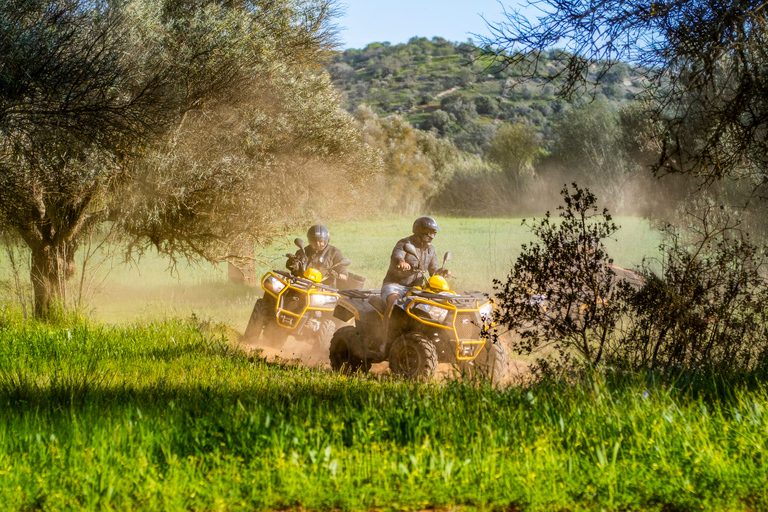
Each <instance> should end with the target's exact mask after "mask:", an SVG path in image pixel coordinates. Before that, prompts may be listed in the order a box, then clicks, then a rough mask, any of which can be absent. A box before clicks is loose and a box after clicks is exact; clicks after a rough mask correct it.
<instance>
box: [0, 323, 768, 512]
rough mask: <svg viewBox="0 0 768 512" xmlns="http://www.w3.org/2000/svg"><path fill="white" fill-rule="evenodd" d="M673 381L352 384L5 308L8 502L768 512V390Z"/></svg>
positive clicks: (162, 332)
mask: <svg viewBox="0 0 768 512" xmlns="http://www.w3.org/2000/svg"><path fill="white" fill-rule="evenodd" d="M668 384H669V383H667V384H666V385H665V384H662V383H659V384H653V383H652V382H651V381H650V380H648V379H642V378H639V377H635V378H631V377H629V378H623V379H618V378H614V379H613V380H606V379H605V378H599V377H595V378H593V379H589V380H587V381H585V382H580V383H576V382H573V383H549V384H546V383H539V384H526V385H520V386H516V387H508V388H504V389H493V388H491V387H490V386H488V385H485V384H482V383H479V384H478V385H474V384H473V383H465V382H460V381H451V380H449V381H443V382H441V383H429V384H418V383H409V382H405V381H399V380H395V379H390V378H388V377H375V376H370V377H365V376H363V377H348V378H347V377H344V376H340V375H335V374H331V373H329V372H326V371H323V370H319V369H308V368H306V367H295V366H286V365H281V364H274V363H272V364H268V363H266V362H265V361H263V360H261V359H259V358H258V357H249V356H247V355H246V354H244V353H243V352H241V351H239V350H237V349H236V348H235V347H234V346H233V345H232V344H231V343H230V342H229V341H227V340H226V339H225V338H224V337H222V336H220V335H217V334H216V333H215V332H206V331H205V329H202V328H200V327H199V326H194V325H190V324H188V323H180V322H165V323H154V324H145V325H143V326H139V327H106V326H101V327H98V326H87V325H72V326H69V327H63V328H61V327H60V328H55V327H50V326H44V325H38V324H35V323H32V322H26V323H24V322H22V321H21V319H20V317H19V315H18V314H17V313H15V312H13V311H8V310H6V311H5V312H4V313H2V314H0V407H2V411H3V413H2V414H1V415H0V503H2V504H3V510H18V511H31V510H41V511H58V510H78V511H81V510H83V511H160V510H162V511H165V512H174V511H213V510H221V511H258V510H269V511H272V510H287V509H293V510H298V509H300V510H378V511H382V510H422V509H437V510H446V511H447V510H507V511H516V510H525V511H529V510H530V511H572V512H575V511H598V510H605V511H639V510H643V511H647V510H657V511H693V510H729V511H736V510H743V511H758V510H766V508H767V507H768V493H767V492H766V485H765V482H766V481H768V469H766V468H767V466H766V461H765V460H763V453H764V452H763V450H764V449H765V447H766V442H768V422H767V420H766V415H765V411H766V407H768V394H767V393H766V391H765V388H764V387H762V388H761V387H759V386H758V387H757V389H748V388H746V387H742V386H733V387H729V386H721V387H719V388H718V387H717V386H714V385H713V386H708V387H706V388H704V389H699V390H698V392H697V393H694V392H691V391H689V392H685V393H684V392H681V391H677V390H676V388H675V387H673V386H669V385H668ZM715 384H716V383H715ZM718 389H720V391H718ZM723 390H725V391H723Z"/></svg>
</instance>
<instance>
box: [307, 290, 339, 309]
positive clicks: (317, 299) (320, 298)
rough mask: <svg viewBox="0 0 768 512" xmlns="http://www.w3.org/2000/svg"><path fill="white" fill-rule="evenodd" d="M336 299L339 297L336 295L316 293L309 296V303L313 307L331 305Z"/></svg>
mask: <svg viewBox="0 0 768 512" xmlns="http://www.w3.org/2000/svg"><path fill="white" fill-rule="evenodd" d="M338 301H339V298H338V297H337V296H336V295H320V294H317V293H316V294H312V295H310V296H309V305H310V306H311V307H315V308H321V307H324V306H333V305H335V304H336V303H337V302H338Z"/></svg>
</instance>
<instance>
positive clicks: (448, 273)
mask: <svg viewBox="0 0 768 512" xmlns="http://www.w3.org/2000/svg"><path fill="white" fill-rule="evenodd" d="M435 274H436V275H438V276H443V277H453V274H451V271H450V270H448V269H447V268H440V269H437V272H435Z"/></svg>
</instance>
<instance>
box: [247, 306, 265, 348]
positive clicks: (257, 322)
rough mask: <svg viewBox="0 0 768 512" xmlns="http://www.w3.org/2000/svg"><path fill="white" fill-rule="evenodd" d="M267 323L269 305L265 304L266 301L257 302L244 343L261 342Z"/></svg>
mask: <svg viewBox="0 0 768 512" xmlns="http://www.w3.org/2000/svg"><path fill="white" fill-rule="evenodd" d="M266 323H267V304H266V302H264V299H259V300H257V301H256V305H255V306H253V312H252V313H251V318H250V319H248V325H247V326H246V328H245V334H243V341H244V342H246V343H256V342H257V341H259V337H260V336H261V332H262V331H263V330H264V326H265V325H266Z"/></svg>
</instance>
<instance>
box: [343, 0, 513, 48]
mask: <svg viewBox="0 0 768 512" xmlns="http://www.w3.org/2000/svg"><path fill="white" fill-rule="evenodd" d="M340 3H342V4H344V5H345V6H346V15H345V16H344V17H342V18H340V19H338V20H337V22H338V25H339V27H341V31H340V35H341V39H342V48H343V49H347V48H364V47H365V46H366V45H367V44H369V43H373V42H384V41H389V42H390V43H392V44H397V43H405V42H407V41H408V39H410V38H411V37H413V36H419V37H427V38H430V39H431V38H432V37H433V36H440V37H443V38H445V39H448V40H449V41H466V40H467V38H469V37H471V33H475V34H480V35H490V34H489V31H488V29H487V27H486V24H485V22H484V21H483V19H482V18H481V17H480V15H484V16H485V18H486V19H487V20H489V21H502V20H503V19H504V17H503V14H502V12H503V9H504V8H503V7H502V4H500V3H499V2H498V1H497V0H470V1H467V0H340ZM503 5H504V6H506V7H507V10H512V9H515V8H517V6H518V0H507V1H504V2H503Z"/></svg>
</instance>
